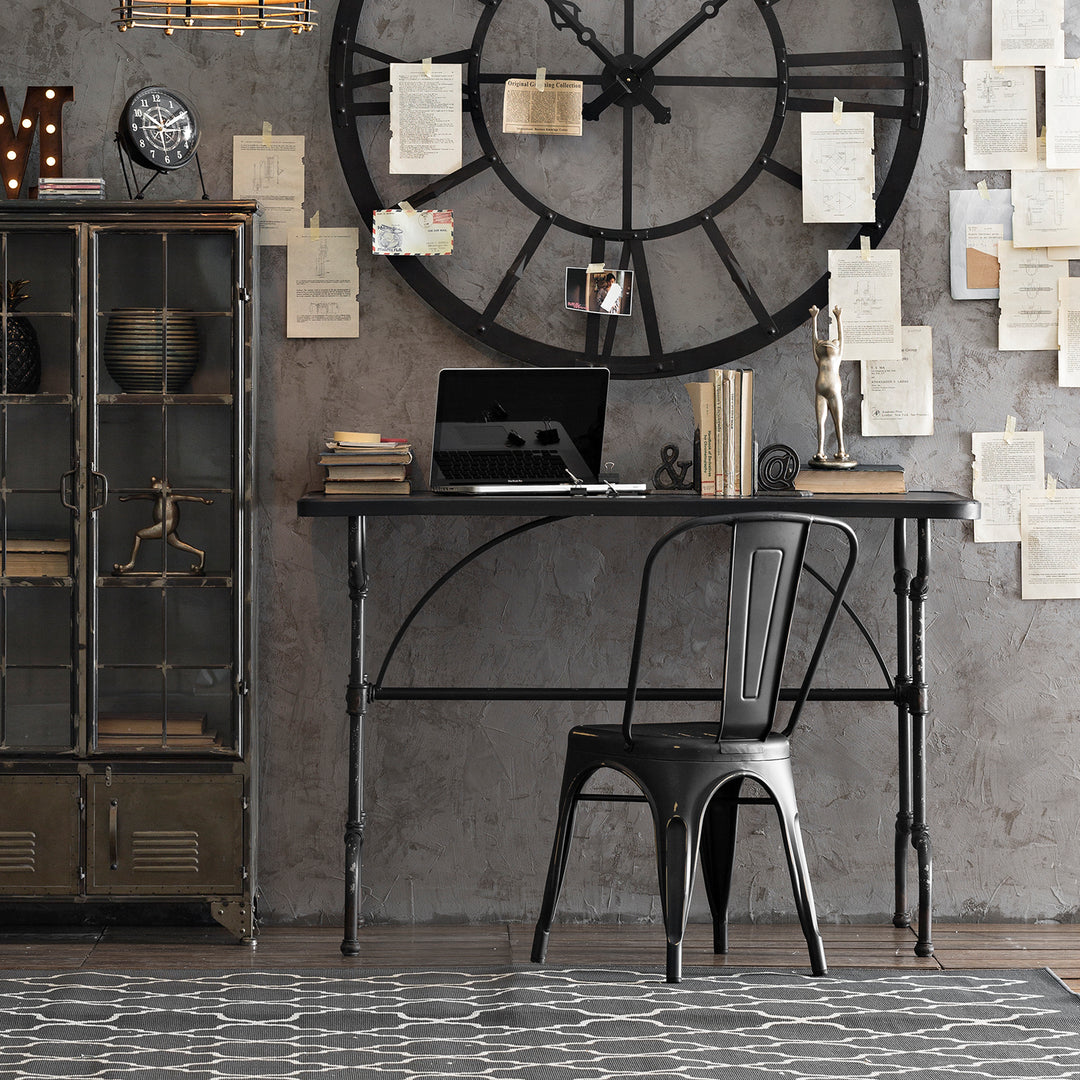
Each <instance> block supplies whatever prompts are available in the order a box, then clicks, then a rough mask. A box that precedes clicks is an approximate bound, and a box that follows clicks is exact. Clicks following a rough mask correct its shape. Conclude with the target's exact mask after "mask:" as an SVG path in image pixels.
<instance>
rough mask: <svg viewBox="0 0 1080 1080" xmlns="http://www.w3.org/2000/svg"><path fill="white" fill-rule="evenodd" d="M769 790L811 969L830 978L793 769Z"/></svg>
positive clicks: (777, 778) (778, 779) (779, 778)
mask: <svg viewBox="0 0 1080 1080" xmlns="http://www.w3.org/2000/svg"><path fill="white" fill-rule="evenodd" d="M769 791H770V793H771V794H772V796H773V798H774V799H775V800H776V810H777V814H778V816H779V818H780V831H781V833H782V835H783V840H784V853H785V854H786V855H787V863H788V872H789V873H790V875H791V891H792V893H793V894H794V896H795V910H796V911H797V912H798V915H799V923H800V924H801V926H802V931H803V937H805V938H806V947H807V949H808V951H809V953H810V969H811V970H812V971H813V973H814V974H815V975H826V974H828V967H827V966H826V964H825V946H824V945H823V944H822V941H821V933H820V931H819V930H818V922H817V912H816V911H815V910H814V890H813V888H812V887H811V885H810V869H809V867H808V866H807V863H806V849H805V848H804V847H803V841H802V829H801V828H800V827H799V808H798V806H797V804H796V802H795V785H794V782H793V781H792V778H791V773H790V770H787V769H785V770H784V775H782V776H774V777H773V778H772V783H770V785H769Z"/></svg>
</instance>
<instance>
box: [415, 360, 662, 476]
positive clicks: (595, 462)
mask: <svg viewBox="0 0 1080 1080" xmlns="http://www.w3.org/2000/svg"><path fill="white" fill-rule="evenodd" d="M609 378H610V373H609V372H608V369H607V368H586V367H580V368H444V369H443V370H442V371H440V372H439V384H438V392H437V396H436V403H435V434H434V437H433V439H432V447H431V490H432V491H435V492H441V493H446V494H455V495H572V494H582V495H602V494H638V493H643V492H644V490H645V488H644V485H643V484H633V485H631V484H609V483H607V482H606V481H603V480H601V479H600V463H601V457H602V455H603V452H604V418H605V414H606V411H607V390H608V380H609Z"/></svg>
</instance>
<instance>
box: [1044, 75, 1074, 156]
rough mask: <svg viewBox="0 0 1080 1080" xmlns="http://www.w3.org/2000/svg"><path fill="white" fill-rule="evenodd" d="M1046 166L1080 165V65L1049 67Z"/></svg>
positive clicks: (1047, 78) (1047, 76)
mask: <svg viewBox="0 0 1080 1080" xmlns="http://www.w3.org/2000/svg"><path fill="white" fill-rule="evenodd" d="M1046 166H1047V168H1049V169H1080V66H1077V61H1075V60H1072V61H1069V62H1068V63H1067V64H1066V65H1065V66H1064V67H1048V68H1047V69H1046Z"/></svg>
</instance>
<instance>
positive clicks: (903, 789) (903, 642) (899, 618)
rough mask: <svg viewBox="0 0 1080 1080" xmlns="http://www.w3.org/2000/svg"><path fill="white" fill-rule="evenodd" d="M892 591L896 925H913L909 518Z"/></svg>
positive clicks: (896, 542)
mask: <svg viewBox="0 0 1080 1080" xmlns="http://www.w3.org/2000/svg"><path fill="white" fill-rule="evenodd" d="M893 591H894V592H895V593H896V749H897V786H898V788H899V806H898V808H897V813H896V836H895V843H894V849H893V866H894V882H895V886H896V904H895V907H894V908H893V926H900V927H906V926H910V925H911V915H910V913H909V912H908V902H907V860H908V845H909V844H910V843H911V820H912V814H911V713H910V712H909V710H908V699H909V691H910V688H911V608H910V606H909V605H910V602H911V601H910V595H911V569H910V567H909V565H908V547H907V521H906V520H904V519H903V518H898V519H897V520H896V522H895V523H894V525H893Z"/></svg>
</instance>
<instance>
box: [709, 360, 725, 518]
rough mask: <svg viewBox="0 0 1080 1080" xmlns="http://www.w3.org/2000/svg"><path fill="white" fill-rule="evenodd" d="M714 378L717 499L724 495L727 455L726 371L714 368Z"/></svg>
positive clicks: (714, 445) (714, 441)
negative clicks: (725, 417) (725, 427)
mask: <svg viewBox="0 0 1080 1080" xmlns="http://www.w3.org/2000/svg"><path fill="white" fill-rule="evenodd" d="M712 378H713V447H714V448H715V452H716V476H715V487H714V490H715V492H716V495H717V497H718V498H719V497H721V496H722V495H723V494H724V470H725V468H726V465H727V455H726V454H725V451H724V369H723V368H714V369H713V372H712Z"/></svg>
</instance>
